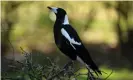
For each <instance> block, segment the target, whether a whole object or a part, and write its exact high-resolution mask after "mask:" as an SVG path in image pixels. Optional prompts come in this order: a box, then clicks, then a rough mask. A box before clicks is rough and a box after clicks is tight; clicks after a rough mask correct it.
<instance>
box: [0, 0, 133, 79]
mask: <svg viewBox="0 0 133 80" xmlns="http://www.w3.org/2000/svg"><path fill="white" fill-rule="evenodd" d="M47 6H53V7H61V8H63V9H65V10H66V11H67V14H68V16H69V21H70V23H71V25H72V26H73V27H74V28H75V29H76V31H77V32H78V34H79V36H80V38H81V40H82V41H83V43H84V44H85V46H86V47H87V49H88V50H89V51H90V53H91V55H92V58H93V59H94V61H95V62H96V63H97V64H98V65H105V66H106V67H108V66H111V67H110V68H106V67H104V68H103V69H102V70H103V71H104V72H106V73H109V72H110V71H108V70H111V69H120V70H115V71H114V72H113V74H112V75H111V76H110V78H109V79H110V80H132V79H133V77H132V76H131V75H132V71H128V69H131V70H132V69H133V59H132V56H133V54H132V53H133V2H132V1H124V2H123V1H119V2H118V1H99V2H98V1H97V2H96V1H93V2H89V1H88V2H87V1H1V34H2V40H1V42H2V43H1V46H2V57H3V56H6V57H7V58H12V57H14V58H15V60H23V59H24V57H22V54H21V50H20V47H22V48H24V50H26V51H27V52H32V53H37V52H39V53H43V54H45V56H50V57H53V58H54V57H55V56H56V57H57V56H58V57H59V58H60V60H61V61H60V63H59V65H63V64H64V63H65V62H67V60H68V59H67V58H66V57H64V55H62V54H59V53H61V52H59V50H58V49H57V48H56V45H55V44H54V38H53V25H54V20H55V15H54V14H53V13H51V12H50V11H49V10H48V9H47ZM10 43H11V44H10ZM12 46H13V49H14V50H13V49H12ZM13 54H15V55H13ZM51 55H52V56H51ZM35 57H36V56H35ZM42 57H43V56H40V58H37V59H35V62H36V61H37V60H39V61H38V62H40V63H43V64H46V63H47V61H43V60H42V59H43V58H42ZM40 59H41V60H40ZM2 62H3V63H4V65H3V64H2V68H3V69H5V68H6V67H5V66H7V64H5V62H8V61H6V60H4V58H2ZM76 66H79V65H78V64H76ZM5 70H6V69H5ZM9 72H10V71H9ZM11 74H12V73H11ZM120 75H122V76H120ZM103 77H105V76H104V75H103ZM80 78H82V79H84V78H85V76H83V77H80Z"/></svg>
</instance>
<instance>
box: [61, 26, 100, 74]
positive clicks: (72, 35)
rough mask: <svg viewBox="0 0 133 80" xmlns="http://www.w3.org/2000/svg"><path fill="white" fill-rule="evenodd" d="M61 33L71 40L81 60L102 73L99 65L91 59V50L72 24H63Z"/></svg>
mask: <svg viewBox="0 0 133 80" xmlns="http://www.w3.org/2000/svg"><path fill="white" fill-rule="evenodd" d="M61 34H62V35H63V36H64V37H65V38H66V39H67V40H68V41H69V43H70V45H71V46H72V47H73V49H74V50H75V51H76V52H77V57H80V58H81V60H82V61H84V63H85V64H87V65H88V66H89V67H90V68H91V69H92V70H94V71H95V72H98V73H100V74H101V72H100V71H99V69H98V67H97V66H96V64H95V63H94V62H93V60H92V59H91V57H90V55H89V52H88V51H87V49H86V48H85V47H84V45H83V44H82V41H81V40H80V38H79V36H78V34H77V32H76V31H75V30H74V29H73V28H72V27H71V25H65V26H63V27H62V28H61Z"/></svg>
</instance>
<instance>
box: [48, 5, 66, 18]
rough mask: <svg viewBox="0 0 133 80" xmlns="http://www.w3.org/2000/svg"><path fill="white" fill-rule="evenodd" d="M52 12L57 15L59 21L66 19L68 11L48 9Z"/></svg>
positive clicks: (55, 8)
mask: <svg viewBox="0 0 133 80" xmlns="http://www.w3.org/2000/svg"><path fill="white" fill-rule="evenodd" d="M48 9H50V10H51V11H53V12H54V13H55V15H56V18H57V19H64V17H65V15H66V11H65V10H64V9H62V8H57V7H48Z"/></svg>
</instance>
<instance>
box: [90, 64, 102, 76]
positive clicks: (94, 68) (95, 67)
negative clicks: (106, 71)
mask: <svg viewBox="0 0 133 80" xmlns="http://www.w3.org/2000/svg"><path fill="white" fill-rule="evenodd" d="M92 62H93V61H92ZM87 68H88V70H90V68H91V69H92V70H93V71H94V72H95V74H96V75H97V76H99V75H102V73H101V71H100V70H99V68H98V66H97V65H96V64H95V63H94V62H93V63H92V64H91V65H90V66H88V67H87Z"/></svg>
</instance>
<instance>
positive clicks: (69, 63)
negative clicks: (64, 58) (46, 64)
mask: <svg viewBox="0 0 133 80" xmlns="http://www.w3.org/2000/svg"><path fill="white" fill-rule="evenodd" d="M71 64H73V61H72V60H71V61H69V62H68V63H67V64H65V66H64V67H63V69H66V68H68V66H69V65H71Z"/></svg>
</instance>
